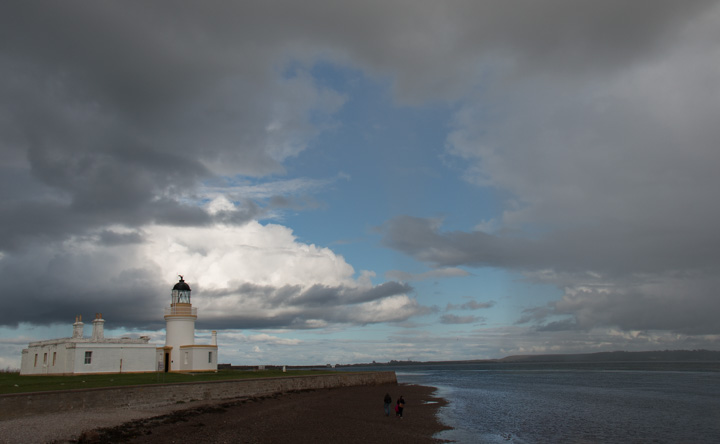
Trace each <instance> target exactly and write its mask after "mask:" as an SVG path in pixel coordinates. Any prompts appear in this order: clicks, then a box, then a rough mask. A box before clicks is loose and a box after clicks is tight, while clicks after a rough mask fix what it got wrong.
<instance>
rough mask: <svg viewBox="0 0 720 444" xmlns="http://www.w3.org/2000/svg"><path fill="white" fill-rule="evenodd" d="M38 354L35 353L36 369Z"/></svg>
mask: <svg viewBox="0 0 720 444" xmlns="http://www.w3.org/2000/svg"><path fill="white" fill-rule="evenodd" d="M37 356H38V355H37V353H35V367H37Z"/></svg>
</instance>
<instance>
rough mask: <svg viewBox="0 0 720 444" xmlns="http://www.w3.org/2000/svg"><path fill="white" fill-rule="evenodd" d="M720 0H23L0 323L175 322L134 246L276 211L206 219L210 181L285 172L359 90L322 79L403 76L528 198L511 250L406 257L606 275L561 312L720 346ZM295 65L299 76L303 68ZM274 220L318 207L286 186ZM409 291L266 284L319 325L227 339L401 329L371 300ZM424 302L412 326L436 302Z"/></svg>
mask: <svg viewBox="0 0 720 444" xmlns="http://www.w3.org/2000/svg"><path fill="white" fill-rule="evenodd" d="M716 5H717V2H714V1H692V2H678V1H646V0H643V1H633V2H627V1H624V0H623V1H620V0H615V1H602V2H601V1H596V0H585V1H570V0H551V1H544V2H536V1H521V2H507V1H500V0H498V1H484V2H476V1H469V0H468V1H456V2H437V1H432V0H428V1H413V2H404V1H397V2H393V1H367V2H352V3H348V2H345V3H330V2H326V1H312V0H308V1H303V2H297V1H288V2H265V1H263V2H220V1H204V2H184V1H179V2H166V1H123V2H108V1H104V2H80V1H72V0H68V1H63V2H32V1H25V2H21V1H16V2H12V1H10V2H3V3H2V4H0V76H1V77H2V79H3V81H2V82H0V152H1V153H2V156H0V184H1V185H2V187H0V255H4V256H0V258H1V260H0V282H4V283H6V284H8V285H9V287H7V289H8V290H11V291H10V292H9V293H8V294H12V295H14V297H15V298H16V299H15V300H14V301H13V303H12V304H10V305H9V306H8V307H6V310H4V311H3V312H2V314H1V315H0V322H2V323H3V324H4V325H16V324H17V323H18V322H32V323H38V324H46V323H49V322H54V321H58V322H67V319H71V318H72V317H73V316H74V315H75V314H77V312H79V311H80V310H87V309H89V307H91V306H92V307H97V308H92V310H95V311H99V312H103V311H105V312H108V313H109V312H112V313H113V316H112V317H110V316H108V322H109V323H110V322H115V321H113V319H117V320H118V321H117V322H122V323H125V324H124V325H139V324H142V323H143V322H152V320H155V319H157V315H156V313H157V312H158V311H157V310H159V307H157V304H158V302H155V301H165V299H163V298H162V297H160V298H158V294H160V295H165V294H166V293H167V291H168V289H167V288H160V287H161V286H158V285H157V284H155V283H153V282H156V281H157V274H158V272H159V271H158V267H157V264H153V263H152V262H149V261H147V259H146V258H140V257H137V255H138V253H137V252H135V251H133V250H132V248H131V247H132V246H133V245H138V244H137V243H136V242H142V241H143V236H142V232H143V227H144V226H146V225H148V224H153V223H160V224H169V225H175V226H177V227H187V226H208V225H210V224H213V223H223V224H243V223H245V222H247V221H249V220H251V219H253V218H255V217H258V216H259V215H262V214H263V210H262V209H261V208H259V207H258V206H257V205H255V204H252V203H250V202H244V203H243V204H242V206H241V207H240V208H239V209H237V210H234V211H229V210H224V211H218V212H215V213H211V212H209V211H206V210H203V209H200V207H199V204H198V202H205V199H206V196H199V195H198V194H199V191H198V190H199V189H200V188H201V187H202V185H203V183H205V182H209V181H213V180H215V179H217V178H218V176H234V175H247V176H253V177H263V176H266V175H269V174H275V173H282V171H283V161H284V160H285V159H287V158H289V157H292V156H296V155H298V154H299V153H301V152H302V151H303V150H304V149H305V147H306V145H307V143H308V141H310V140H312V139H313V138H314V137H316V136H317V134H319V132H320V131H321V130H322V128H323V127H324V126H323V125H324V124H325V123H327V121H328V120H329V116H331V115H332V114H333V113H334V112H335V111H337V109H338V108H339V107H340V106H341V105H342V103H343V102H344V100H345V98H344V97H343V96H342V95H340V94H339V93H337V92H335V91H332V90H330V89H323V88H322V87H320V86H318V85H316V84H315V83H314V81H313V79H312V77H311V76H310V75H309V74H308V66H312V64H313V63H315V62H316V61H318V60H323V61H325V60H329V61H330V62H331V63H338V64H341V65H342V66H350V67H352V68H357V69H360V70H362V71H363V72H364V73H366V74H369V75H374V76H377V77H380V78H383V79H389V81H390V82H392V84H393V87H394V91H395V93H396V97H397V98H398V99H399V100H400V101H404V102H407V103H421V102H423V101H428V100H454V99H457V100H460V101H461V102H460V103H453V106H455V105H459V107H460V109H459V111H458V115H457V119H456V120H457V121H456V122H454V125H455V126H454V128H455V130H456V131H453V133H452V134H451V136H450V137H449V138H448V143H447V145H448V151H449V153H450V155H452V156H456V157H459V158H460V159H461V160H462V162H463V167H464V168H467V170H466V171H465V173H466V176H467V177H468V178H469V180H471V181H473V182H475V183H478V184H480V185H484V186H491V187H494V188H496V189H500V190H502V191H503V192H505V193H508V194H510V195H512V198H511V199H510V201H509V202H507V207H506V214H505V220H504V221H502V222H503V223H506V224H507V225H508V226H509V228H510V229H512V230H515V231H512V233H513V234H512V235H509V234H505V233H503V232H498V234H489V233H483V232H479V231H477V232H463V231H452V232H443V231H441V229H440V227H439V226H438V225H437V224H436V223H434V222H432V221H428V220H425V219H414V218H409V217H400V218H396V219H393V220H392V221H391V222H389V223H388V224H387V225H386V227H385V239H384V242H385V243H386V245H388V246H390V247H392V248H394V249H396V250H398V251H402V252H404V253H406V254H408V255H410V256H412V257H414V258H417V259H418V260H420V261H423V262H426V263H428V264H430V265H432V266H436V267H437V266H457V265H465V266H471V267H498V268H504V269H509V270H512V271H520V272H522V273H525V274H526V275H527V276H528V279H531V280H536V281H540V282H544V283H552V284H554V285H558V287H561V288H562V287H563V286H565V285H567V286H568V287H569V288H572V289H575V288H576V287H578V286H580V285H581V284H586V283H588V282H589V283H590V284H597V285H604V286H605V287H603V288H602V289H601V290H593V291H590V292H587V293H582V292H575V293H567V294H566V298H565V299H563V301H560V302H558V303H556V304H555V305H553V306H552V307H550V310H551V312H550V313H549V314H548V316H550V315H556V316H569V317H572V318H573V322H575V325H578V326H582V327H583V328H592V327H593V326H600V325H621V326H623V328H626V329H630V328H636V327H641V328H662V327H663V326H666V327H668V328H672V329H675V330H684V331H690V330H691V329H692V326H693V325H694V319H695V318H694V316H697V319H698V320H699V322H698V323H697V325H698V331H710V330H713V328H711V327H712V322H711V319H710V317H709V316H708V315H707V313H712V312H717V310H716V309H717V303H716V302H715V299H717V298H715V297H714V296H713V295H714V293H713V292H712V291H711V288H713V287H712V285H711V284H714V283H715V282H714V281H713V278H712V276H714V275H717V271H718V268H719V267H720V260H719V259H718V256H717V251H720V241H718V237H717V234H716V231H717V226H718V223H720V213H719V212H718V207H717V205H715V204H714V202H715V200H716V196H715V194H716V190H717V189H718V188H719V187H718V182H717V177H718V175H717V173H716V171H715V170H716V168H715V165H717V164H718V157H717V153H718V150H717V149H716V148H717V140H718V138H719V137H718V136H719V133H718V131H720V130H719V129H718V128H720V126H718V125H717V122H716V121H717V115H718V108H717V103H720V102H719V101H718V100H717V92H716V91H718V88H717V84H718V81H717V72H716V70H717V68H716V65H717V63H716V62H715V60H717V57H716V55H717V54H716V52H714V51H716V50H715V49H714V48H716V47H717V41H718V40H717V35H716V33H717V31H715V29H717V26H716V23H710V25H712V26H708V24H707V23H705V22H703V21H702V18H703V17H705V16H709V17H711V18H712V17H716V15H715V16H713V15H712V14H713V13H715V14H716V12H714V10H713V9H712V8H713V7H714V6H716ZM708 14H709V15H708ZM688 42H689V43H688ZM697 54H700V55H703V54H707V55H706V56H704V57H699V56H697ZM686 57H687V58H686ZM693 57H696V58H693ZM700 59H704V60H706V63H705V64H701V63H698V60H700ZM708 60H709V62H708ZM290 61H292V62H297V63H298V65H299V66H300V68H299V69H298V72H287V71H283V69H284V68H286V65H285V64H286V63H288V62H290ZM653 63H654V64H655V65H653ZM647 66H650V67H651V68H652V69H650V68H647ZM643 69H647V71H643ZM628 72H630V73H635V76H636V77H630V78H626V77H622V75H625V74H627V73H628ZM637 79H640V80H637ZM481 82H482V83H481ZM644 88H647V89H644ZM481 93H482V96H481V97H476V95H481ZM508 116H510V117H508ZM488 123H489V124H488ZM233 201H239V202H243V199H242V196H239V197H238V198H237V199H235V198H233ZM310 203H312V201H310ZM270 205H271V206H275V207H278V208H279V207H290V208H294V207H295V208H296V207H298V203H297V202H292V201H288V200H287V199H286V198H283V197H282V196H278V197H277V198H274V199H271V202H270ZM115 226H120V227H121V228H122V230H119V231H118V230H115V229H114V228H112V227H115ZM524 228H529V232H531V233H533V234H532V235H528V234H526V232H523V231H522V230H523V229H524ZM523 233H525V234H523ZM75 238H81V239H87V238H91V239H94V240H96V243H97V245H98V246H106V247H108V248H110V247H111V248H110V250H112V251H110V250H108V249H101V250H100V251H95V250H91V249H88V248H86V247H84V248H79V247H77V246H76V245H74V244H73V240H74V239H75ZM128 264H130V265H128ZM128 267H130V268H128ZM118 270H129V271H128V272H125V273H123V272H118ZM457 272H458V270H456V271H455V273H456V274H457ZM118 275H122V276H123V279H121V280H120V281H117V282H109V283H108V281H109V280H110V281H112V279H108V276H118ZM683 275H693V278H692V279H686V278H684V277H683ZM689 281H693V282H698V284H697V286H698V288H696V289H693V288H692V285H691V284H688V282H689ZM654 282H659V283H662V284H669V285H668V286H665V288H672V290H673V292H672V293H665V292H663V290H662V288H661V287H662V286H661V285H657V286H653V285H649V284H648V283H650V284H652V283H654ZM630 288H632V289H634V290H633V291H630V290H629V289H630ZM408 289H409V288H408V287H405V286H403V285H402V284H399V283H392V282H391V283H388V284H384V285H381V286H378V287H375V288H372V289H370V290H356V289H350V288H344V287H337V286H326V285H322V284H319V285H316V286H314V287H310V288H308V289H301V288H299V287H293V286H285V287H282V286H281V287H278V288H275V287H256V288H245V290H246V292H245V293H243V295H244V297H247V298H248V301H249V302H255V303H257V304H258V306H259V307H263V308H268V307H272V306H273V304H277V305H281V306H286V307H290V308H293V309H294V310H296V312H293V313H282V314H272V315H270V314H267V317H265V318H263V317H262V316H259V317H255V316H254V315H248V314H245V313H244V312H243V311H242V310H239V311H238V313H241V314H236V315H235V316H231V317H229V318H228V320H227V322H226V323H224V325H226V326H228V327H231V326H232V327H237V326H238V325H236V324H244V325H245V324H246V325H248V326H253V325H257V326H263V325H264V326H273V327H289V328H304V327H309V326H312V324H311V323H309V320H313V319H319V320H325V321H327V322H333V321H335V322H355V323H367V322H373V319H378V320H387V319H389V318H383V317H381V316H379V315H376V314H375V313H353V311H352V309H353V308H355V307H356V306H357V305H359V304H360V303H362V301H368V302H381V301H384V300H388V299H392V298H393V297H397V296H398V295H399V294H400V293H404V292H406V291H408ZM693 290H696V291H693ZM678 295H682V297H678ZM128 298H130V300H128ZM299 301H302V302H299ZM128 302H131V303H128ZM685 303H687V305H684V304H685ZM324 304H326V305H327V307H330V308H327V307H326V306H325V305H324ZM343 304H345V305H343ZM348 307H349V308H348ZM404 307H405V310H404V311H398V314H397V316H396V318H397V319H406V318H407V317H408V316H410V314H411V313H420V312H422V310H423V308H422V307H413V306H408V305H405V306H404ZM623 307H626V308H627V309H624V308H623ZM653 307H658V308H657V310H656V309H655V308H653ZM391 308H393V307H391ZM333 309H335V310H334V311H333ZM148 313H151V314H152V316H151V315H150V314H148ZM674 313H680V315H678V316H676V317H673V316H672V314H674ZM220 318H221V316H220V315H217V314H216V315H215V317H214V318H213V319H215V320H218V319H220ZM534 321H536V322H540V323H542V322H545V323H547V324H546V327H545V328H550V326H551V325H554V327H553V328H555V327H557V328H559V327H561V326H562V325H560V324H550V323H552V322H556V321H554V320H550V318H544V317H541V316H537V317H535V318H534ZM548 322H550V323H548ZM208 325H210V324H208ZM568 325H569V324H568ZM303 326H304V327H303ZM249 328H250V327H249Z"/></svg>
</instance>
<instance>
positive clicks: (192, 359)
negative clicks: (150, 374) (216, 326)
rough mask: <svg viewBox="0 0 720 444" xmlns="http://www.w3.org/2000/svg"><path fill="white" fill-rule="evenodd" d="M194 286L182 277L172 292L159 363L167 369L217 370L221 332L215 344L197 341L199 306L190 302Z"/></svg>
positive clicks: (159, 351) (163, 368)
mask: <svg viewBox="0 0 720 444" xmlns="http://www.w3.org/2000/svg"><path fill="white" fill-rule="evenodd" d="M191 292H192V290H190V285H188V284H187V282H185V279H183V277H182V276H180V281H179V282H178V283H177V284H175V286H174V287H173V289H172V293H171V302H170V307H167V308H165V325H166V327H165V328H166V330H165V347H161V348H158V362H159V366H160V369H161V370H164V371H166V372H178V371H179V372H183V371H215V370H217V349H218V348H217V333H216V332H215V331H213V332H212V343H211V344H209V345H196V344H195V320H196V319H197V308H194V307H193V306H192V303H191V302H190V293H191Z"/></svg>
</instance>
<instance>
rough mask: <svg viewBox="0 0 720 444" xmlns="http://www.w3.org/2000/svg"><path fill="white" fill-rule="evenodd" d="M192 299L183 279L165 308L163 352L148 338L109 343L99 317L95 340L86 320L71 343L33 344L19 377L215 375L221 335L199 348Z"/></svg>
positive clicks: (79, 321)
mask: <svg viewBox="0 0 720 444" xmlns="http://www.w3.org/2000/svg"><path fill="white" fill-rule="evenodd" d="M190 293H191V290H190V286H189V285H188V284H187V283H186V282H185V280H184V279H183V277H182V276H180V281H179V282H178V283H177V284H175V286H174V287H173V289H172V293H171V298H172V299H171V303H170V306H169V307H167V308H165V326H166V331H165V346H162V347H158V346H156V345H154V344H150V343H149V342H150V338H149V337H147V336H141V337H140V338H125V337H123V338H106V337H105V332H104V324H105V320H104V319H102V314H100V313H97V314H96V315H95V319H94V320H93V321H92V326H93V329H92V335H91V336H90V337H89V338H88V337H85V336H84V335H83V333H84V332H83V330H84V324H83V322H82V317H81V316H76V317H75V323H74V324H73V334H72V337H70V338H60V339H49V340H45V341H37V342H31V343H30V344H29V345H28V348H26V349H24V350H23V351H22V362H21V365H20V374H21V375H78V374H88V373H130V372H134V373H140V372H155V371H161V372H196V371H217V362H218V361H217V352H218V347H217V332H215V331H213V332H212V341H211V343H210V344H207V345H200V344H195V320H196V319H197V308H194V307H193V306H192V304H191V302H190Z"/></svg>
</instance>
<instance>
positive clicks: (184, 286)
mask: <svg viewBox="0 0 720 444" xmlns="http://www.w3.org/2000/svg"><path fill="white" fill-rule="evenodd" d="M173 290H184V291H190V286H189V285H188V284H187V282H185V279H183V278H182V276H180V282H178V283H177V284H175V286H174V287H173Z"/></svg>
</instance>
